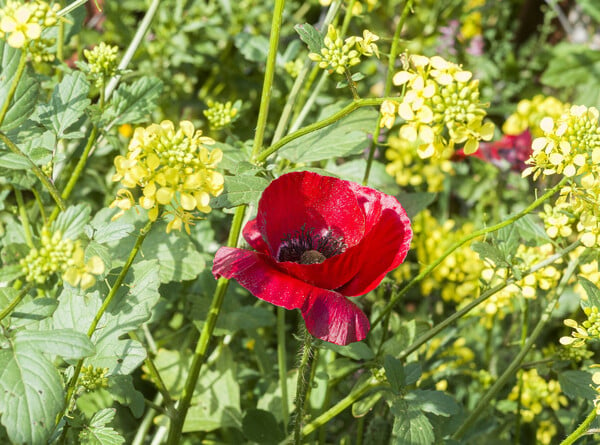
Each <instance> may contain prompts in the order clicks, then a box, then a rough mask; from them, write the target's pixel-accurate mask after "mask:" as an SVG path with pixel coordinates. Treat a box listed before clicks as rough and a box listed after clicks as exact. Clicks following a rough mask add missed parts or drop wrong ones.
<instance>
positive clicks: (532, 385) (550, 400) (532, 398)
mask: <svg viewBox="0 0 600 445" xmlns="http://www.w3.org/2000/svg"><path fill="white" fill-rule="evenodd" d="M521 378H522V381H523V388H522V392H521V398H520V400H519V387H518V385H516V386H514V387H513V389H512V391H511V392H510V394H509V395H508V399H509V400H515V401H517V400H518V401H519V402H520V403H521V405H522V408H521V417H522V419H523V421H524V422H532V421H533V420H534V419H535V417H536V416H537V415H539V414H540V413H541V412H542V410H543V409H544V408H551V409H552V410H553V411H558V410H559V409H560V408H561V407H563V406H567V405H568V402H567V398H566V397H565V396H564V395H563V394H562V391H561V389H560V383H558V380H554V379H549V380H546V379H544V378H543V377H542V376H540V375H539V374H538V371H537V369H535V368H533V369H529V370H527V371H524V372H523V374H522V376H521Z"/></svg>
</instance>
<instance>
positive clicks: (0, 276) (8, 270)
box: [0, 264, 23, 283]
mask: <svg viewBox="0 0 600 445" xmlns="http://www.w3.org/2000/svg"><path fill="white" fill-rule="evenodd" d="M22 275H23V268H22V267H21V265H20V264H10V265H8V266H5V265H3V266H2V267H0V282H5V283H9V282H11V281H12V280H14V279H16V278H19V277H20V276H22Z"/></svg>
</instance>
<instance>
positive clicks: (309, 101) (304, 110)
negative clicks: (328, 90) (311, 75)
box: [290, 66, 329, 133]
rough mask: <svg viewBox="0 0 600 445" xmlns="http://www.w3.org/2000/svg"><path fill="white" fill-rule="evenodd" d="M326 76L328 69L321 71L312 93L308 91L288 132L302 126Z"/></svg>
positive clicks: (327, 75) (292, 131)
mask: <svg viewBox="0 0 600 445" xmlns="http://www.w3.org/2000/svg"><path fill="white" fill-rule="evenodd" d="M315 68H316V69H319V70H320V68H319V67H318V66H315ZM315 77H316V76H315ZM328 77H329V71H323V72H322V73H321V77H320V78H319V81H318V82H317V85H315V89H314V90H313V91H312V93H310V96H309V97H308V99H307V101H306V102H305V103H304V106H303V107H302V109H301V110H300V112H299V113H298V116H296V119H295V120H294V123H293V124H292V126H291V127H290V133H294V132H295V131H297V130H298V129H299V128H300V127H301V126H302V123H303V122H304V119H306V116H308V113H309V112H310V110H311V108H312V106H313V104H314V103H315V102H316V100H317V97H319V94H320V93H321V90H322V89H323V86H324V85H325V82H326V81H327V78H328Z"/></svg>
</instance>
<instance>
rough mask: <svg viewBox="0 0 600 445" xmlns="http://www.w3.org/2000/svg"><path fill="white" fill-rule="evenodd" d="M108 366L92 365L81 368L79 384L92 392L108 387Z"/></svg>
mask: <svg viewBox="0 0 600 445" xmlns="http://www.w3.org/2000/svg"><path fill="white" fill-rule="evenodd" d="M107 374H108V368H94V366H92V365H88V366H84V367H82V368H81V377H80V378H79V385H80V386H81V387H82V388H83V389H85V391H86V392H91V391H94V390H96V389H100V388H108V378H107Z"/></svg>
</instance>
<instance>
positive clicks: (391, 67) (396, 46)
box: [362, 0, 414, 185]
mask: <svg viewBox="0 0 600 445" xmlns="http://www.w3.org/2000/svg"><path fill="white" fill-rule="evenodd" d="M413 1H414V0H407V1H406V3H405V4H404V9H403V10H402V15H401V16H400V20H399V21H398V24H397V25H396V31H394V37H393V38H392V47H391V48H390V55H389V57H388V67H387V74H386V76H385V86H384V89H383V95H384V96H389V95H390V92H391V91H392V79H393V78H394V71H395V69H396V58H397V57H398V53H399V52H400V34H401V33H402V28H404V23H405V22H406V19H407V17H408V13H409V12H410V11H411V10H412V6H413ZM380 124H381V113H379V116H378V117H377V123H376V124H375V129H374V130H373V140H372V141H371V146H370V147H369V155H368V157H367V167H366V168H365V175H364V177H363V181H362V184H363V185H367V183H368V182H369V175H370V174H371V165H372V164H373V157H374V156H375V149H376V148H377V145H378V144H379V135H380V134H381V127H380Z"/></svg>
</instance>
